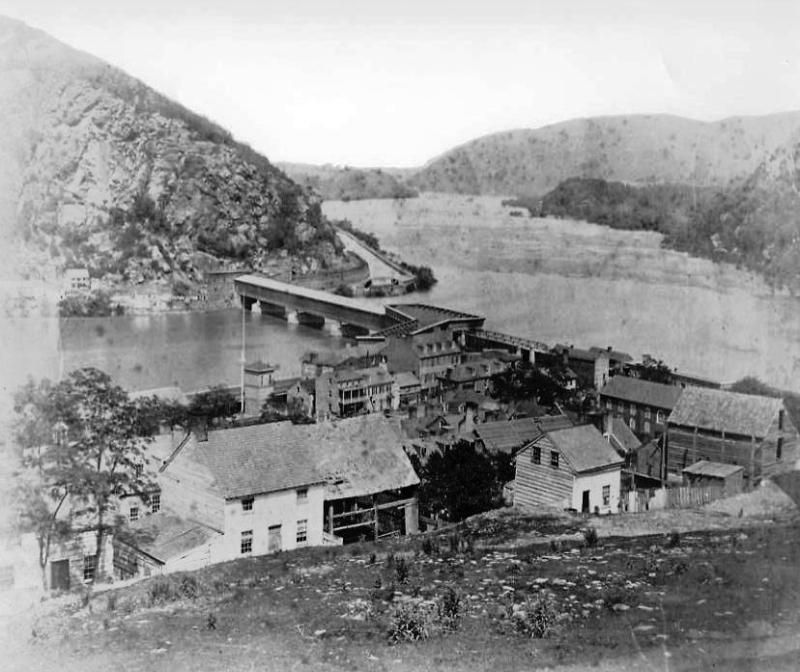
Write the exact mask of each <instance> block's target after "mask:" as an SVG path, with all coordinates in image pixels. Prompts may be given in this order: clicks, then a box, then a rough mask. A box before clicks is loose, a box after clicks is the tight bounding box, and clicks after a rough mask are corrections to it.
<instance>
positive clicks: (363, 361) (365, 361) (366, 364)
mask: <svg viewBox="0 0 800 672" xmlns="http://www.w3.org/2000/svg"><path fill="white" fill-rule="evenodd" d="M384 346H385V344H384V343H382V342H377V343H361V344H359V345H349V344H348V345H347V347H345V348H343V349H339V350H310V351H309V352H306V353H305V354H304V355H303V357H302V358H301V360H300V375H301V376H302V377H303V378H316V377H317V376H321V375H322V374H324V373H331V372H332V371H336V370H337V369H347V368H355V369H368V368H371V367H373V366H378V365H379V364H382V363H383V362H385V361H386V357H385V356H384V355H382V354H381V350H383V348H384Z"/></svg>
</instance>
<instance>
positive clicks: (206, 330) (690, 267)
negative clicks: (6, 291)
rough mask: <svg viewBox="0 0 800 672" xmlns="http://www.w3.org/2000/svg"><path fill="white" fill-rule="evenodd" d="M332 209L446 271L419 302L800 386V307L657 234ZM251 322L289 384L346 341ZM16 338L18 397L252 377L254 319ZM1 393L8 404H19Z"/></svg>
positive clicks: (433, 206) (453, 209) (21, 325)
mask: <svg viewBox="0 0 800 672" xmlns="http://www.w3.org/2000/svg"><path fill="white" fill-rule="evenodd" d="M324 209H325V212H326V214H327V215H329V216H331V217H334V218H343V217H346V218H348V219H350V220H351V221H352V222H353V223H354V224H356V225H357V226H358V227H360V228H362V229H364V230H366V231H370V232H372V233H375V234H377V235H378V236H379V238H380V239H381V241H382V243H383V245H384V247H386V248H387V249H389V250H392V251H396V252H399V253H401V254H402V256H403V257H404V258H406V259H408V260H409V261H411V262H413V263H417V264H426V265H430V266H431V267H433V269H434V272H435V273H436V275H437V277H438V278H439V284H438V285H436V286H435V287H434V289H433V290H432V291H431V292H430V293H428V294H426V295H422V296H416V295H409V296H408V297H404V298H403V300H404V301H405V300H408V301H415V300H416V301H425V302H430V303H435V304H439V305H443V306H448V307H452V308H456V309H460V310H464V311H469V312H475V313H479V314H482V315H485V316H486V317H487V321H486V324H487V327H488V328H493V329H498V330H503V331H507V332H509V333H512V334H517V335H521V336H531V337H533V338H535V339H538V340H543V341H545V342H549V343H556V342H564V343H572V344H575V345H578V346H590V345H599V346H606V345H613V346H614V347H615V348H617V349H623V350H627V351H628V352H630V353H631V354H632V355H634V356H635V357H637V358H638V357H640V356H641V355H642V354H643V353H649V354H652V355H654V356H657V357H660V358H663V359H664V360H665V361H667V362H668V363H670V364H671V365H672V366H676V367H678V369H679V370H681V371H684V372H687V373H695V374H698V375H706V376H710V377H713V378H716V379H719V380H723V381H729V380H735V379H737V378H739V377H741V376H744V375H756V376H758V377H760V378H761V379H763V380H765V381H768V382H770V383H771V384H774V385H779V386H781V387H785V388H789V389H794V390H798V389H800V339H799V338H798V335H800V311H799V310H798V307H800V304H799V303H798V302H797V301H796V300H794V299H791V298H789V297H785V296H775V295H772V294H771V293H770V291H769V289H768V288H767V287H766V286H764V284H763V283H762V282H761V281H760V280H759V279H758V278H755V277H753V276H751V275H748V274H746V273H742V272H739V271H737V270H736V269H733V268H731V267H727V266H720V265H715V264H713V263H711V262H709V261H706V260H699V259H693V258H690V257H688V256H686V255H683V254H679V253H674V252H670V251H666V250H662V249H661V248H660V247H659V242H660V238H659V236H658V235H657V234H653V233H644V232H633V233H632V232H622V231H612V230H610V229H607V228H604V227H599V226H594V225H591V224H585V223H580V222H563V221H554V220H538V219H530V218H528V217H518V216H517V217H515V216H512V215H511V211H510V209H509V208H505V207H503V206H502V205H501V203H500V199H493V198H475V197H453V196H439V195H426V196H423V197H421V198H419V199H409V200H407V201H390V200H387V201H361V202H354V201H351V202H349V203H341V202H329V203H325V205H324ZM245 326H246V349H247V359H248V360H252V359H255V358H259V357H260V358H261V359H264V360H266V361H269V362H272V363H277V364H279V365H280V367H281V368H280V371H279V375H280V376H281V377H288V376H292V375H297V374H298V372H299V368H300V364H299V359H300V356H301V355H302V353H303V352H305V351H306V350H309V349H313V348H330V347H342V346H343V345H344V341H343V339H341V338H340V337H332V336H330V335H328V334H327V333H325V332H322V331H319V330H316V329H313V328H310V327H304V326H301V325H293V324H292V325H290V324H287V323H286V322H285V321H283V320H280V319H278V318H275V317H270V316H266V315H265V316H262V315H258V314H249V313H248V314H246V316H245ZM0 336H2V344H3V348H2V357H1V358H0V375H1V376H2V378H1V379H0V381H1V383H2V388H3V389H4V390H5V391H6V392H10V391H12V390H13V389H15V388H16V387H17V386H18V385H19V384H21V383H22V382H24V380H25V378H26V377H27V376H32V377H34V378H41V377H49V378H57V377H58V376H59V374H60V372H68V371H70V370H72V369H75V368H77V367H80V366H96V367H98V368H100V369H102V370H104V371H106V372H107V373H109V374H110V375H111V376H112V377H113V378H114V379H115V381H116V382H118V383H119V384H121V385H123V386H125V387H127V388H129V389H146V388H153V387H162V386H167V385H178V386H180V387H181V388H183V389H185V390H193V389H197V388H200V387H203V386H206V385H212V384H217V383H226V384H236V383H237V382H238V380H239V372H240V364H239V362H240V354H241V341H242V315H241V311H238V310H220V311H211V312H207V313H184V314H166V315H155V316H123V317H115V318H102V319H101V318H98V319H71V320H62V321H59V320H56V319H44V318H26V319H23V318H19V319H13V320H6V321H5V322H4V323H3V325H2V332H0ZM0 396H2V397H5V399H4V400H3V401H5V404H7V403H8V395H7V394H3V395H0ZM0 405H3V404H2V403H1V402H0Z"/></svg>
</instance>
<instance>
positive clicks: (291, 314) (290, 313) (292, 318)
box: [286, 310, 300, 324]
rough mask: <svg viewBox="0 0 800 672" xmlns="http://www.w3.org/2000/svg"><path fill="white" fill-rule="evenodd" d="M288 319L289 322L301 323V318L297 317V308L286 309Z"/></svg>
mask: <svg viewBox="0 0 800 672" xmlns="http://www.w3.org/2000/svg"><path fill="white" fill-rule="evenodd" d="M286 321H287V322H288V323H289V324H300V320H298V319H297V311H296V310H287V311H286Z"/></svg>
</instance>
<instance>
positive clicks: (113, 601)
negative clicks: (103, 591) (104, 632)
mask: <svg viewBox="0 0 800 672" xmlns="http://www.w3.org/2000/svg"><path fill="white" fill-rule="evenodd" d="M116 610H117V593H116V591H113V590H112V591H110V592H109V593H108V597H107V598H106V611H116Z"/></svg>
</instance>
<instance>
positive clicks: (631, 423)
mask: <svg viewBox="0 0 800 672" xmlns="http://www.w3.org/2000/svg"><path fill="white" fill-rule="evenodd" d="M628 427H630V428H631V429H633V430H635V429H636V418H628Z"/></svg>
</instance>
